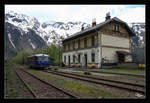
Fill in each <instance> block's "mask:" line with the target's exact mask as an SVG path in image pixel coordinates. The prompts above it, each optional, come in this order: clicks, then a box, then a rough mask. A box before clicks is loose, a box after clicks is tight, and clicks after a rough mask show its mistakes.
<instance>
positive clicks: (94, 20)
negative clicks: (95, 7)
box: [92, 18, 96, 27]
mask: <svg viewBox="0 0 150 103" xmlns="http://www.w3.org/2000/svg"><path fill="white" fill-rule="evenodd" d="M94 26H96V18H94V19H92V27H94Z"/></svg>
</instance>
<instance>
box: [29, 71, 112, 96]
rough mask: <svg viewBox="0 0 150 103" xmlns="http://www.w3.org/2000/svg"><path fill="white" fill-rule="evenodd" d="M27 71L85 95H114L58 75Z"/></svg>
mask: <svg viewBox="0 0 150 103" xmlns="http://www.w3.org/2000/svg"><path fill="white" fill-rule="evenodd" d="M29 71H30V72H32V73H34V74H36V75H38V76H40V77H41V78H46V79H49V80H51V81H53V82H54V83H55V84H56V85H58V86H61V87H63V88H64V89H68V90H70V91H74V92H77V93H79V94H82V95H86V96H89V97H115V96H114V95H112V94H111V93H109V92H106V91H104V90H99V89H95V88H92V87H89V86H87V85H83V84H80V83H77V82H74V81H69V80H64V79H62V78H60V77H58V76H54V75H50V74H46V73H42V72H39V71H35V70H29Z"/></svg>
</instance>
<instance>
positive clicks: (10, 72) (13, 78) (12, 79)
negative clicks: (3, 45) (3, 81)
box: [5, 63, 32, 98]
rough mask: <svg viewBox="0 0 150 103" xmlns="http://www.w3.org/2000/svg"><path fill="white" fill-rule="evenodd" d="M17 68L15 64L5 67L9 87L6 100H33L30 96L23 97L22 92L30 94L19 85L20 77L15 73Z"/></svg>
mask: <svg viewBox="0 0 150 103" xmlns="http://www.w3.org/2000/svg"><path fill="white" fill-rule="evenodd" d="M15 68H16V66H14V64H11V63H9V64H7V65H5V70H6V78H7V87H5V89H6V91H7V92H6V94H5V95H7V97H6V98H32V96H30V95H25V96H24V95H23V94H22V92H21V91H24V92H28V91H29V90H28V89H27V88H26V87H25V86H23V85H22V86H20V84H19V83H18V80H17V79H18V77H17V75H16V74H15V73H14V69H15Z"/></svg>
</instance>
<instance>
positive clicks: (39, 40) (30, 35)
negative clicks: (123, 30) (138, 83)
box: [5, 11, 145, 52]
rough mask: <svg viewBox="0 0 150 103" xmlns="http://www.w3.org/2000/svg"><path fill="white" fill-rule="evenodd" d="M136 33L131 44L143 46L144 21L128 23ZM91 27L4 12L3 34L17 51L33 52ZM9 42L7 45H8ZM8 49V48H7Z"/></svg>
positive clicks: (81, 23)
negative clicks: (82, 28)
mask: <svg viewBox="0 0 150 103" xmlns="http://www.w3.org/2000/svg"><path fill="white" fill-rule="evenodd" d="M128 25H129V26H130V27H131V28H132V29H133V30H134V32H135V33H136V37H133V38H132V40H131V41H132V46H133V48H134V47H135V46H134V45H141V46H143V44H144V42H143V36H144V35H145V23H131V24H128ZM82 26H84V28H88V27H91V25H90V24H87V23H84V22H81V21H78V22H67V23H64V22H57V21H47V22H44V23H40V22H39V21H38V20H37V19H36V18H35V17H31V16H27V15H24V14H18V13H15V12H13V11H6V13H5V31H6V32H5V36H6V41H7V43H6V45H7V47H8V48H13V49H16V50H17V51H20V50H23V49H26V50H28V51H30V52H33V51H34V50H36V49H40V48H46V47H47V45H50V44H52V43H54V44H60V41H61V40H62V39H64V38H66V37H68V36H70V35H72V34H74V33H76V32H78V31H80V30H81V27H82ZM8 44H9V46H8ZM7 51H9V49H8V50H7Z"/></svg>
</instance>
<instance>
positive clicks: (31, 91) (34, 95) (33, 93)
mask: <svg viewBox="0 0 150 103" xmlns="http://www.w3.org/2000/svg"><path fill="white" fill-rule="evenodd" d="M15 73H16V75H17V76H18V78H19V79H20V80H21V81H22V82H23V84H24V85H25V86H26V87H27V89H28V90H29V92H30V93H31V94H32V95H33V97H35V98H38V96H37V95H36V93H35V92H34V91H33V90H32V89H31V87H30V86H29V85H28V84H27V83H26V82H25V81H24V80H23V79H22V77H21V76H20V74H19V73H18V71H17V70H15Z"/></svg>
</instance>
